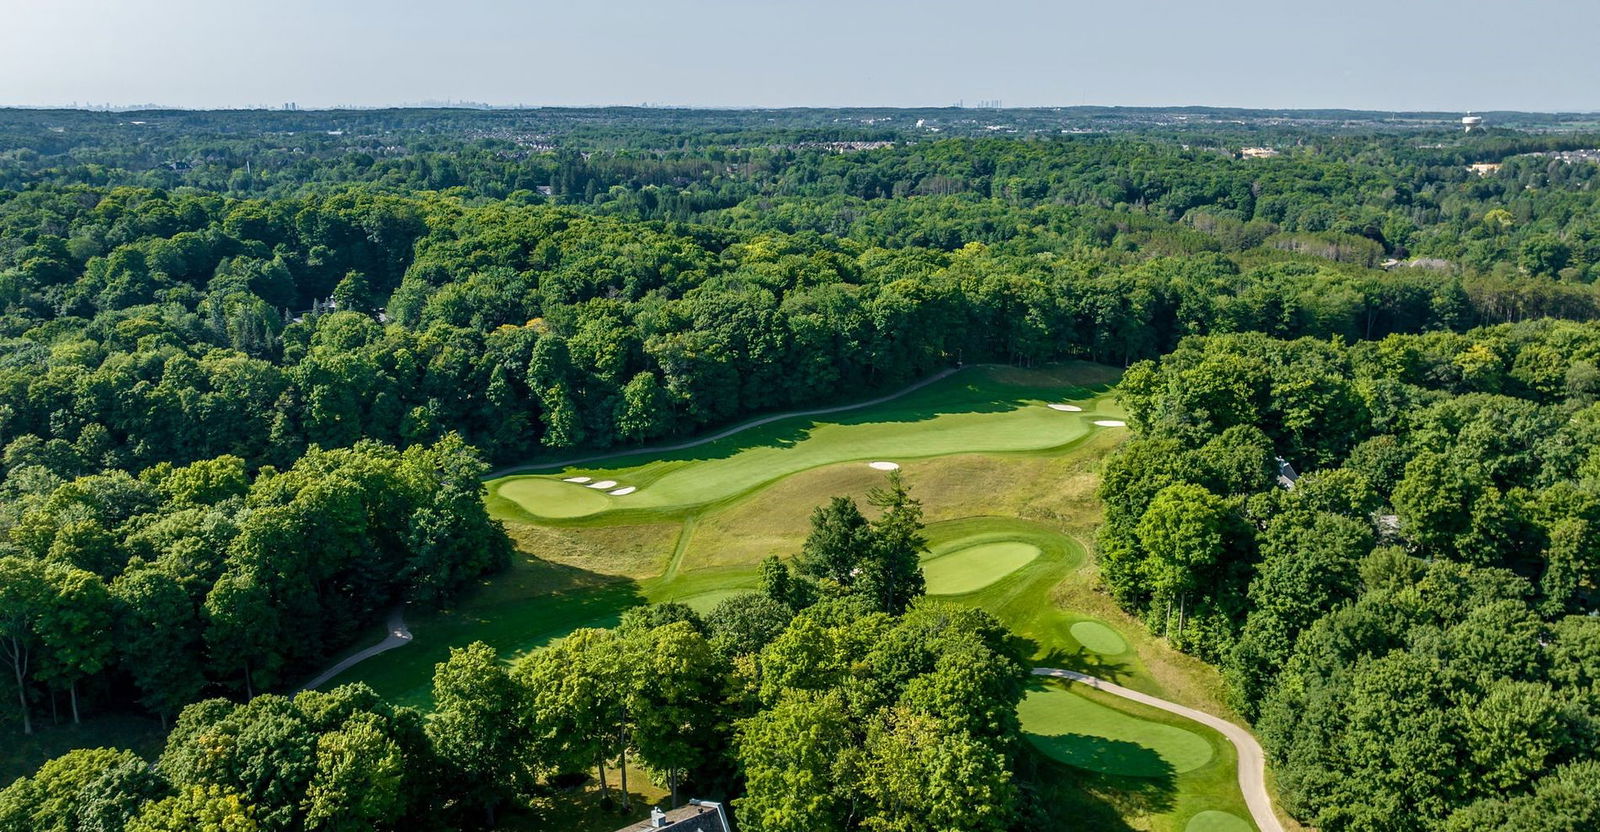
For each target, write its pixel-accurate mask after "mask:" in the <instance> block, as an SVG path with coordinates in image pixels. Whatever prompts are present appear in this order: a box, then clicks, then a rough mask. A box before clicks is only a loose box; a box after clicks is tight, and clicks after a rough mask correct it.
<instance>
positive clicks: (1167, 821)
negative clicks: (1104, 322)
mask: <svg viewBox="0 0 1600 832" xmlns="http://www.w3.org/2000/svg"><path fill="white" fill-rule="evenodd" d="M1116 376H1117V373H1116V371H1114V370H1112V369H1110V368H1105V367H1100V366H1096V365H1089V364H1073V365H1066V366H1062V367H1056V368H1050V369H1045V370H1018V369H1013V368H997V367H975V368H968V369H966V370H963V371H961V372H959V373H956V374H954V375H952V376H950V377H948V378H945V379H942V380H940V381H937V382H935V383H933V384H930V385H928V386H926V387H923V388H921V389H918V390H916V391H914V392H912V393H911V394H909V395H906V396H904V397H902V398H899V399H895V400H893V401H890V402H885V403H880V404H876V405H873V406H870V407H866V408H862V409H860V410H857V411H851V412H847V413H842V414H834V415H832V416H830V417H826V418H824V417H797V418H792V419H782V420H778V421H775V422H771V423H766V424H760V425H756V426H754V427H752V428H751V429H750V430H747V431H742V432H740V433H737V434H735V435H732V436H728V437H725V438H723V439H720V440H717V441H715V442H711V443H707V444H705V445H701V446H698V447H694V448H690V449H685V450H674V451H667V452H664V453H661V454H659V455H652V454H649V453H643V452H641V453H639V454H634V455H630V456H621V457H613V458H608V459H606V460H605V461H603V462H600V463H595V464H594V465H593V466H591V467H582V468H579V467H563V468H559V469H555V468H551V469H545V470H543V471H538V469H534V470H535V471H538V473H535V474H532V475H528V474H519V475H516V476H508V477H501V478H498V479H495V480H492V481H490V482H489V483H488V496H487V498H486V500H487V505H488V506H489V509H490V511H491V513H492V514H493V515H494V516H495V517H497V518H499V519H501V520H502V521H504V522H505V523H506V524H507V528H508V530H509V531H510V532H511V533H512V535H513V537H514V538H515V539H516V541H517V544H518V547H519V549H520V550H521V553H522V554H521V556H520V557H519V558H518V561H517V562H516V563H515V564H514V566H513V567H512V569H511V570H509V571H508V572H507V573H506V574H504V575H501V576H497V577H496V578H494V579H492V580H490V581H486V582H485V583H484V585H483V586H482V587H480V588H478V589H477V590H476V591H475V592H472V593H469V594H468V595H466V596H465V597H464V598H463V599H462V600H461V602H460V604H459V605H458V606H457V607H456V608H454V609H450V610H444V611H439V612H435V613H418V614H413V615H412V616H411V617H410V618H411V629H412V632H413V634H414V635H415V637H416V638H415V641H414V643H413V645H412V646H410V647H408V648H406V649H404V650H397V651H393V652H390V653H386V654H383V655H381V656H378V657H376V658H374V659H372V660H370V661H368V662H366V663H364V664H362V665H359V666H357V667H355V668H353V669H352V670H351V671H349V672H347V673H346V674H345V675H344V677H342V678H341V679H339V680H336V681H354V680H360V681H365V682H367V683H368V684H371V685H372V686H373V687H375V688H376V689H378V690H379V692H381V693H383V694H385V695H387V696H389V697H391V698H394V699H396V700H398V701H402V702H407V703H410V704H415V705H420V706H424V707H426V706H427V705H428V704H429V703H428V698H429V682H430V679H431V674H432V668H433V666H434V664H436V663H437V662H439V661H442V660H443V659H444V658H445V656H446V655H447V653H448V649H449V647H450V646H452V645H461V644H465V643H467V642H469V641H473V640H483V641H486V642H488V643H489V644H491V645H492V646H494V647H495V648H496V649H498V650H500V651H501V652H502V654H504V655H507V656H508V657H509V656H511V655H514V654H517V653H520V652H523V651H526V650H529V649H533V648H535V647H538V646H541V645H543V644H547V643H549V642H550V641H551V640H554V639H558V638H560V637H562V636H564V635H565V634H566V633H568V632H571V631H572V630H573V629H575V628H577V627H584V626H608V625H610V624H613V623H615V622H616V620H617V618H618V616H619V615H620V613H621V612H622V611H623V610H625V609H627V608H628V607H630V606H633V605H636V604H640V603H646V602H659V601H666V600H679V601H683V602H685V603H688V604H690V605H691V606H693V607H695V608H697V609H700V610H707V609H710V608H711V607H713V606H715V605H716V604H717V603H718V602H720V601H721V600H723V599H725V598H728V597H731V596H733V595H735V594H737V593H738V592H741V591H745V590H747V589H749V588H751V587H753V586H754V584H755V579H756V569H757V565H758V564H759V562H760V560H761V559H762V558H763V557H765V556H767V555H768V554H777V555H779V556H783V557H788V556H792V555H793V553H795V552H796V551H798V550H799V548H800V543H801V541H802V540H803V539H804V537H805V534H806V532H807V530H808V528H809V516H810V512H811V510H812V508H813V507H814V506H817V505H820V504H821V503H823V502H825V501H826V500H827V499H828V498H829V497H831V496H834V495H837V494H851V495H854V496H856V497H858V498H860V497H861V496H862V495H864V494H865V492H866V491H867V490H868V489H870V488H871V487H873V486H876V485H878V484H880V483H881V482H882V481H883V474H882V473H881V472H878V471H874V470H872V469H870V468H869V467H868V466H867V465H866V464H864V463H866V462H868V461H871V460H880V459H886V460H893V461H895V462H898V463H900V464H901V465H902V468H903V471H904V474H905V476H906V478H907V481H908V482H909V483H910V484H911V485H912V486H913V489H914V491H913V493H914V494H915V496H917V497H918V498H919V499H921V500H922V501H923V503H924V507H925V510H926V515H927V518H928V520H929V526H928V529H927V536H928V540H929V553H928V555H927V556H926V558H925V574H926V575H927V577H928V580H929V589H930V593H932V594H936V595H939V596H941V597H942V598H943V599H944V600H947V601H950V602H954V603H958V604H964V605H971V606H976V607H981V608H983V609H986V610H989V611H990V612H992V613H993V614H995V615H996V616H997V617H998V618H1000V619H1001V620H1002V621H1003V622H1004V623H1005V624H1006V625H1007V626H1008V627H1010V628H1011V629H1012V630H1013V631H1015V632H1016V633H1018V634H1019V635H1020V636H1022V637H1023V638H1025V639H1027V640H1028V641H1029V642H1030V643H1031V644H1032V646H1033V652H1034V655H1035V658H1036V660H1037V661H1038V663H1039V664H1041V665H1047V666H1053V667H1066V668H1071V669H1075V670H1080V671H1083V672H1086V673H1092V674H1094V675H1097V676H1100V677H1102V678H1106V679H1109V680H1112V681H1115V682H1117V683H1119V684H1123V685H1127V686H1129V687H1134V688H1137V689H1140V690H1145V691H1148V692H1151V693H1154V694H1157V695H1160V696H1163V697H1166V698H1170V699H1175V700H1177V701H1184V702H1186V704H1195V705H1198V706H1200V707H1207V708H1209V709H1212V710H1214V711H1217V712H1224V713H1225V709H1220V708H1219V705H1218V703H1217V702H1216V698H1215V689H1216V679H1215V674H1214V672H1212V671H1209V669H1207V668H1205V667H1204V665H1201V664H1199V663H1198V662H1186V661H1185V660H1184V659H1183V658H1182V657H1179V656H1177V655H1176V654H1173V653H1171V651H1168V650H1166V649H1165V648H1164V646H1162V645H1161V644H1159V642H1157V641H1155V640H1154V639H1152V638H1150V637H1149V636H1148V634H1147V633H1144V632H1143V631H1142V629H1141V628H1139V627H1138V625H1137V624H1136V623H1135V622H1132V621H1131V620H1129V619H1128V618H1127V617H1126V616H1124V615H1123V614H1122V613H1121V612H1120V611H1119V610H1117V609H1116V608H1115V606H1114V605H1112V604H1111V603H1110V602H1109V600H1108V599H1106V598H1105V597H1104V596H1103V595H1100V594H1099V593H1098V592H1096V591H1095V590H1094V589H1093V587H1094V585H1095V583H1094V574H1093V567H1092V564H1090V563H1089V558H1088V556H1087V551H1086V546H1085V543H1084V541H1086V540H1087V539H1088V538H1089V535H1090V533H1091V532H1092V529H1093V528H1094V526H1095V525H1096V524H1097V523H1098V522H1099V505H1098V502H1097V500H1096V499H1095V497H1094V487H1095V484H1096V481H1097V480H1096V473H1097V471H1098V468H1099V462H1100V459H1101V458H1102V457H1103V456H1104V454H1105V453H1106V452H1107V451H1109V450H1110V449H1111V448H1113V447H1115V445H1116V444H1117V443H1118V442H1119V441H1120V440H1121V438H1122V437H1123V436H1125V435H1126V432H1125V431H1122V430H1120V429H1117V428H1102V427H1095V426H1093V424H1092V423H1093V421H1095V420H1103V419H1107V418H1118V417H1121V416H1122V415H1123V414H1122V412H1121V411H1120V410H1119V409H1117V407H1116V405H1115V404H1114V402H1113V401H1112V399H1111V397H1110V384H1111V383H1112V382H1114V381H1115V379H1116ZM1061 402H1072V403H1075V404H1076V405H1078V406H1080V407H1081V408H1082V411H1081V412H1063V411H1059V410H1053V409H1050V408H1048V407H1047V406H1046V405H1047V404H1049V403H1061ZM602 465H603V466H604V467H600V466H602ZM574 476H585V477H589V478H591V480H592V481H603V480H613V481H615V482H617V483H618V485H617V486H616V487H618V488H620V487H624V486H633V487H636V488H638V491H636V492H634V493H632V494H629V495H626V496H620V497H614V496H611V495H610V494H608V493H605V492H604V491H601V490H597V489H591V488H587V487H585V484H578V483H569V482H564V481H562V480H563V478H566V477H574ZM1207 674H1209V675H1207ZM1023 717H1024V720H1025V726H1026V727H1027V729H1028V730H1029V731H1032V732H1034V733H1035V734H1037V735H1038V736H1039V737H1041V738H1043V737H1050V738H1053V739H1050V740H1040V741H1037V742H1039V743H1040V745H1039V748H1040V749H1041V750H1030V751H1029V752H1028V753H1027V754H1026V755H1025V761H1024V762H1025V764H1026V765H1028V766H1032V767H1035V768H1036V769H1038V770H1039V771H1041V772H1042V773H1044V774H1045V775H1046V776H1047V781H1048V782H1049V783H1050V784H1051V790H1052V797H1051V800H1052V803H1051V805H1052V807H1053V809H1052V811H1060V812H1063V813H1064V814H1062V815H1061V817H1062V818H1063V820H1064V821H1065V820H1070V821H1071V822H1072V823H1077V822H1078V821H1079V820H1081V819H1084V818H1100V819H1101V820H1103V821H1104V823H1105V824H1107V825H1105V826H1104V828H1108V829H1132V828H1140V829H1153V830H1171V831H1172V832H1186V830H1185V824H1186V823H1187V822H1188V821H1189V820H1190V819H1191V818H1198V817H1199V815H1200V813H1202V812H1213V813H1215V814H1217V815H1229V814H1230V813H1231V814H1232V815H1241V814H1246V813H1245V808H1244V805H1243V801H1242V799H1241V798H1240V796H1239V795H1238V790H1237V787H1236V786H1235V785H1234V782H1233V776H1234V757H1233V751H1232V747H1231V746H1229V745H1228V744H1227V743H1226V742H1225V741H1224V740H1222V739H1221V738H1220V737H1218V736H1215V735H1214V734H1212V733H1210V732H1209V731H1208V730H1207V729H1205V728H1204V727H1203V726H1198V725H1192V724H1188V723H1184V722H1183V721H1182V720H1181V719H1179V718H1176V717H1171V716H1169V715H1166V714H1163V713H1161V712H1159V711H1155V710H1154V709H1141V708H1138V707H1136V706H1130V705H1129V704H1128V703H1125V702H1120V701H1117V700H1114V699H1113V698H1110V697H1105V696H1103V695H1101V694H1098V693H1096V692H1094V691H1087V690H1080V689H1076V688H1074V689H1070V690H1069V689H1065V688H1059V687H1058V688H1041V690H1040V691H1039V692H1037V693H1036V694H1030V697H1029V700H1028V702H1026V703H1025V704H1024V707H1023ZM1041 720H1043V721H1042V722H1041ZM1116 743H1121V744H1122V745H1121V746H1117V745H1115V744H1116ZM1124 746H1126V747H1124ZM1135 748H1138V749H1142V750H1139V751H1135V750H1134V749H1135ZM1117 754H1121V755H1122V757H1121V758H1120V759H1121V760H1122V761H1121V762H1120V763H1116V766H1117V767H1114V766H1112V762H1114V761H1115V760H1116V759H1118V758H1117ZM1062 760H1068V761H1071V762H1075V763H1078V764H1077V765H1069V764H1066V763H1063V762H1062ZM1140 760H1146V761H1148V760H1159V761H1162V765H1165V766H1167V768H1168V769H1170V771H1165V772H1164V773H1162V772H1156V773H1154V774H1152V772H1151V771H1150V770H1147V769H1138V768H1137V766H1134V763H1135V762H1138V761H1140ZM1094 761H1099V763H1100V765H1101V767H1102V768H1109V770H1095V764H1094ZM1207 817H1211V816H1210V815H1208V816H1207ZM1201 822H1202V823H1203V824H1204V823H1210V822H1212V821H1201ZM1130 824H1132V825H1130ZM1247 826H1248V825H1247ZM1220 828H1222V827H1219V829H1220Z"/></svg>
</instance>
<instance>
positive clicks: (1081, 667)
mask: <svg viewBox="0 0 1600 832" xmlns="http://www.w3.org/2000/svg"><path fill="white" fill-rule="evenodd" d="M1035 649H1037V645H1035ZM1030 655H1037V654H1030ZM1033 663H1034V665H1035V666H1037V667H1057V668H1061V669H1063V670H1076V671H1078V672H1079V673H1087V674H1089V675H1090V676H1093V677H1095V678H1097V679H1104V680H1106V681H1107V682H1112V683H1114V684H1122V683H1123V682H1124V681H1126V680H1127V679H1128V678H1130V677H1131V676H1132V675H1133V673H1134V668H1133V666H1132V665H1130V664H1129V663H1128V662H1126V661H1123V660H1120V659H1118V658H1116V657H1114V656H1113V657H1107V656H1104V655H1102V654H1100V653H1096V652H1094V651H1093V650H1088V649H1085V648H1083V647H1077V648H1074V649H1072V650H1065V649H1062V648H1060V647H1056V648H1052V649H1051V650H1049V651H1047V652H1046V653H1044V655H1042V656H1039V657H1038V658H1036V659H1035V660H1034V662H1033Z"/></svg>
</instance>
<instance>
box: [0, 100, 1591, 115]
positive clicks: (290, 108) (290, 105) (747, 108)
mask: <svg viewBox="0 0 1600 832" xmlns="http://www.w3.org/2000/svg"><path fill="white" fill-rule="evenodd" d="M0 110H26V111H62V112H85V113H140V112H190V113H210V112H265V113H319V112H372V111H382V110H459V111H464V112H467V111H471V112H486V111H525V110H696V111H709V112H771V111H784V110H905V111H919V110H972V111H986V112H998V111H1012V112H1027V111H1069V110H1167V111H1174V110H1176V111H1182V110H1194V111H1219V112H1230V111H1233V112H1242V111H1253V112H1263V111H1267V112H1270V111H1285V112H1302V113H1389V114H1391V115H1395V116H1399V115H1408V116H1433V115H1451V114H1462V113H1480V114H1493V113H1502V114H1512V115H1539V116H1596V115H1600V109H1594V110H1581V109H1572V110H1517V109H1506V108H1473V109H1470V110H1469V109H1431V110H1403V109H1394V108H1388V107H1371V108H1360V107H1317V106H1246V105H1233V104H1228V105H1225V104H1038V105H1021V106H1010V105H1006V106H967V105H965V104H962V103H955V104H926V105H917V104H793V105H758V104H750V105H741V104H726V105H724V104H669V103H661V102H645V103H639V104H490V103H486V102H478V101H466V100H444V101H421V102H402V103H399V104H330V105H320V106H307V107H302V106H299V105H298V104H297V103H296V102H285V103H280V104H275V105H228V106H214V107H197V106H186V105H175V104H159V103H154V102H146V103H139V104H114V103H109V102H108V103H105V104H94V103H85V104H79V103H77V102H73V103H71V104H13V103H0Z"/></svg>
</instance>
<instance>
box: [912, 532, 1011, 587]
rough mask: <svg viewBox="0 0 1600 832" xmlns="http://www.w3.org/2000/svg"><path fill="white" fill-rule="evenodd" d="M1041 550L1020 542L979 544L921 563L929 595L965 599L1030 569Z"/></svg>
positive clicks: (1005, 541) (1007, 541)
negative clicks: (964, 596) (999, 581)
mask: <svg viewBox="0 0 1600 832" xmlns="http://www.w3.org/2000/svg"><path fill="white" fill-rule="evenodd" d="M1038 556H1039V547H1038V546H1035V545H1033V544H1032V543H1023V542H1022V541H1020V540H1002V541H997V542H993V543H979V544H976V545H972V546H965V547H962V548H960V549H956V550H955V551H953V552H950V553H948V554H941V555H935V556H934V557H932V558H929V559H928V560H925V561H923V562H922V577H923V578H924V579H925V580H926V581H927V583H928V594H929V595H965V594H966V593H968V592H977V591H978V590H980V589H983V588H984V587H986V586H988V585H990V584H992V583H994V582H995V581H998V580H1000V579H1001V578H1004V577H1005V576H1007V575H1009V574H1011V573H1012V572H1015V571H1017V570H1018V569H1021V568H1022V567H1024V566H1027V565H1028V564H1029V563H1032V562H1033V559H1034V558H1036V557H1038Z"/></svg>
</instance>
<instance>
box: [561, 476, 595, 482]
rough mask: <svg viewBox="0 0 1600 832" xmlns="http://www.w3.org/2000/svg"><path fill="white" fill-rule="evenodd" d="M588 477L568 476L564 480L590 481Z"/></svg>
mask: <svg viewBox="0 0 1600 832" xmlns="http://www.w3.org/2000/svg"><path fill="white" fill-rule="evenodd" d="M588 481H589V478H588V477H567V478H566V479H564V480H562V482H588Z"/></svg>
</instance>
